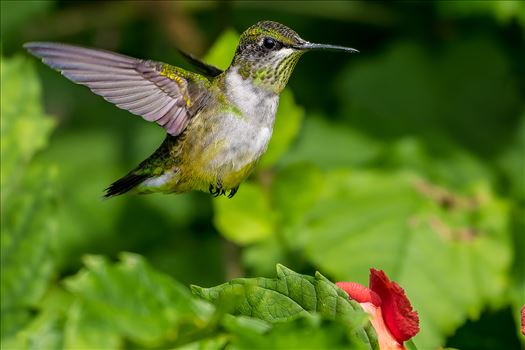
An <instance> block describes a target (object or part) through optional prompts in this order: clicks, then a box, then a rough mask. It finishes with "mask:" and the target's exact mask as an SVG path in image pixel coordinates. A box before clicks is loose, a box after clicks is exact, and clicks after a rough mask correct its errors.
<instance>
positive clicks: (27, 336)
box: [2, 311, 63, 350]
mask: <svg viewBox="0 0 525 350" xmlns="http://www.w3.org/2000/svg"><path fill="white" fill-rule="evenodd" d="M62 336H63V334H62V320H61V319H60V316H59V315H58V314H56V313H53V312H49V311H44V312H42V313H40V314H38V315H37V316H35V317H34V318H33V319H32V320H31V322H30V323H29V324H27V326H26V327H24V328H23V329H22V330H21V331H19V332H18V333H17V335H16V337H14V338H10V339H8V341H7V342H4V339H3V340H2V349H28V350H33V349H34V350H40V349H60V348H62V345H63V339H62Z"/></svg>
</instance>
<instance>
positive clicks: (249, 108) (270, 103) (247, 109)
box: [224, 66, 279, 118]
mask: <svg viewBox="0 0 525 350" xmlns="http://www.w3.org/2000/svg"><path fill="white" fill-rule="evenodd" d="M224 92H225V94H226V96H227V97H228V99H229V100H230V101H231V102H232V103H233V104H235V105H236V106H237V107H239V109H240V110H241V111H242V112H243V114H244V115H245V116H247V117H250V116H252V115H253V116H254V117H257V115H261V114H267V113H269V114H273V115H275V110H276V108H277V103H278V100H279V92H277V91H275V90H274V89H271V88H270V87H269V86H268V85H264V84H260V83H259V82H258V81H256V80H255V79H253V78H252V77H251V76H246V75H243V73H242V71H241V69H240V68H238V67H235V66H230V68H228V69H227V70H226V72H225V73H224ZM272 118H273V116H272Z"/></svg>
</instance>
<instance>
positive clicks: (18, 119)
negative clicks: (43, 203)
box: [0, 5, 55, 208]
mask: <svg viewBox="0 0 525 350" xmlns="http://www.w3.org/2000/svg"><path fill="white" fill-rule="evenodd" d="M2 6H3V5H2ZM1 74H2V80H1V94H2V104H1V107H0V112H1V118H2V119H1V120H2V128H1V134H0V136H1V137H0V139H1V147H0V156H1V159H2V171H1V180H0V185H1V187H2V193H1V203H2V208H4V207H5V206H4V204H6V201H7V199H8V198H9V196H10V195H11V194H12V193H13V192H14V191H15V189H16V186H17V182H18V181H19V180H20V179H21V178H22V177H23V174H24V170H25V167H26V166H27V165H28V163H29V161H30V160H31V158H32V157H33V155H34V154H35V153H36V152H37V151H39V150H41V149H42V148H44V147H45V146H46V144H47V140H48V138H49V134H50V132H51V130H52V129H53V126H54V125H55V123H54V121H53V119H51V118H50V117H48V116H46V114H45V113H44V111H43V109H42V106H41V104H40V99H41V90H40V83H39V81H38V78H37V76H36V72H35V70H34V68H33V65H32V64H31V63H30V62H29V60H27V59H25V58H23V57H20V56H17V57H14V58H9V59H6V58H3V57H2V65H1Z"/></svg>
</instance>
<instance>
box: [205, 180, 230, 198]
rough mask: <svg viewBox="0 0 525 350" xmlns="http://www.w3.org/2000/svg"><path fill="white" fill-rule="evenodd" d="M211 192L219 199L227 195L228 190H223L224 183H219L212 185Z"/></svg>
mask: <svg viewBox="0 0 525 350" xmlns="http://www.w3.org/2000/svg"><path fill="white" fill-rule="evenodd" d="M209 191H210V193H211V195H212V196H214V197H219V196H220V195H221V194H226V190H225V189H224V188H222V181H221V180H219V181H217V185H215V186H214V185H213V184H210V188H209Z"/></svg>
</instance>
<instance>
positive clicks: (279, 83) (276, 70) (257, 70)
mask: <svg viewBox="0 0 525 350" xmlns="http://www.w3.org/2000/svg"><path fill="white" fill-rule="evenodd" d="M303 53H304V51H298V50H294V49H290V48H284V49H281V50H280V51H277V52H275V54H273V55H272V56H271V57H265V58H264V59H256V57H250V59H246V58H245V57H243V56H241V55H239V56H236V58H235V60H234V62H233V64H232V67H230V68H234V69H237V71H238V72H239V74H240V75H241V76H242V77H243V78H244V79H249V80H251V81H252V83H253V84H254V85H257V86H261V87H263V88H265V89H267V90H271V91H273V92H274V93H277V94H279V93H281V91H282V90H283V89H284V88H285V86H286V84H287V83H288V79H290V76H291V75H292V72H293V70H294V68H295V65H296V64H297V61H299V58H300V57H301V56H302V55H303Z"/></svg>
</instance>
